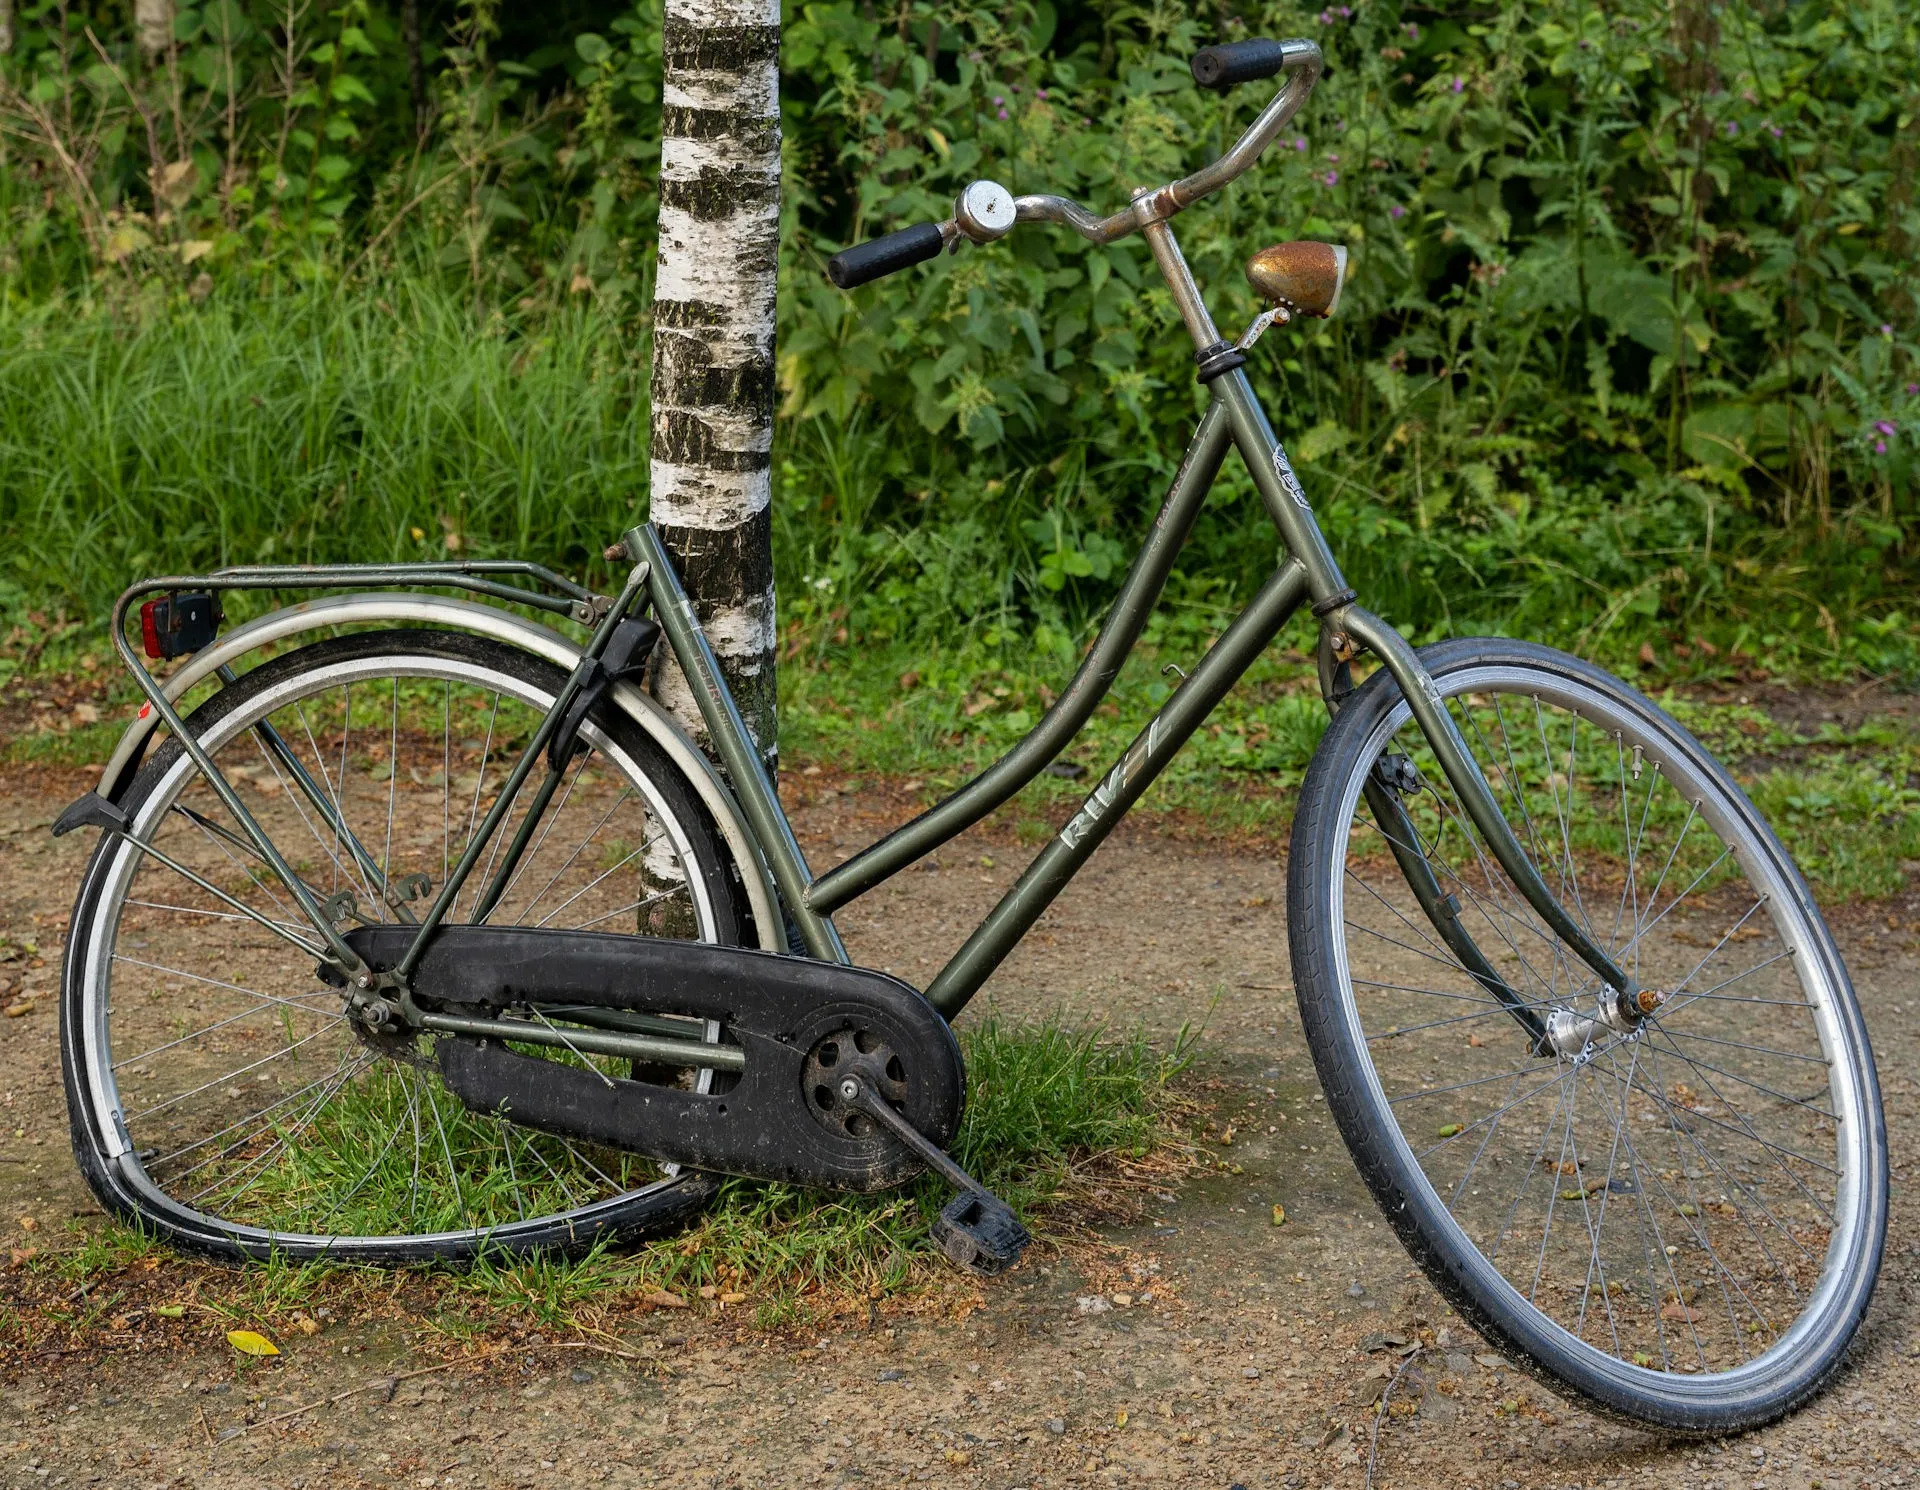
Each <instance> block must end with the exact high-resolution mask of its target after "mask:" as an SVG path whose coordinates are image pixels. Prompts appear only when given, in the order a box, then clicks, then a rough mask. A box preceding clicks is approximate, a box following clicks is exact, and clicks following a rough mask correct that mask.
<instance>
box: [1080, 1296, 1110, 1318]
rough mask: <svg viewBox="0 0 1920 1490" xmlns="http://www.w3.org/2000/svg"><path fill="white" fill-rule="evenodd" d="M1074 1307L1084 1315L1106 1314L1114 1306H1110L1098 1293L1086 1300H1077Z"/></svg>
mask: <svg viewBox="0 0 1920 1490" xmlns="http://www.w3.org/2000/svg"><path fill="white" fill-rule="evenodd" d="M1073 1307H1074V1308H1075V1309H1077V1310H1078V1311H1079V1312H1080V1313H1082V1314H1105V1313H1106V1312H1107V1311H1108V1310H1109V1309H1111V1308H1112V1307H1113V1305H1112V1304H1109V1303H1108V1302H1107V1301H1106V1300H1105V1299H1103V1298H1101V1297H1100V1295H1099V1294H1097V1293H1096V1294H1091V1295H1089V1296H1087V1297H1085V1298H1078V1299H1075V1300H1074V1301H1073Z"/></svg>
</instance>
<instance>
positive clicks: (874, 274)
mask: <svg viewBox="0 0 1920 1490" xmlns="http://www.w3.org/2000/svg"><path fill="white" fill-rule="evenodd" d="M946 246H947V235H946V234H945V233H943V232H941V231H940V228H939V226H938V224H935V223H930V222H923V223H916V224H915V225H914V226H913V227H910V228H902V229H900V231H899V232H897V233H888V234H887V235H886V236H885V237H882V238H874V239H871V240H869V241H868V242H866V243H856V244H855V245H854V246H853V247H852V248H843V249H841V250H840V252H839V253H837V254H835V255H834V256H833V257H832V258H830V259H828V260H827V278H828V279H830V280H832V281H833V282H834V283H835V284H836V285H838V286H839V287H840V288H841V289H843V290H851V289H852V288H853V287H854V286H855V285H863V284H866V283H867V282H868V281H869V280H875V279H879V278H881V277H882V276H883V275H887V274H891V273H893V272H894V270H896V269H905V268H907V267H908V266H909V265H912V264H918V263H921V262H923V261H925V260H927V259H931V258H936V257H938V255H939V253H940V250H941V249H943V248H945V247H946Z"/></svg>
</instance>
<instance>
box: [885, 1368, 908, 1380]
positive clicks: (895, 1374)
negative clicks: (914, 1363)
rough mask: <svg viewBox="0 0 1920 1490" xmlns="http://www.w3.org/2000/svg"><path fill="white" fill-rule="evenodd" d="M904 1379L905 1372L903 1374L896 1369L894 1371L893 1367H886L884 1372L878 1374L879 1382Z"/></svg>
mask: <svg viewBox="0 0 1920 1490" xmlns="http://www.w3.org/2000/svg"><path fill="white" fill-rule="evenodd" d="M906 1379H907V1373H906V1372H904V1371H900V1370H897V1369H895V1368H894V1367H892V1366H889V1367H887V1369H886V1370H884V1371H882V1372H881V1373H880V1380H881V1381H883V1382H887V1381H905V1380H906Z"/></svg>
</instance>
